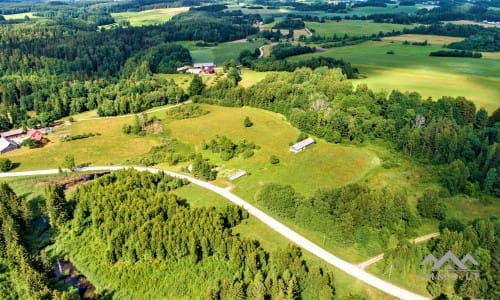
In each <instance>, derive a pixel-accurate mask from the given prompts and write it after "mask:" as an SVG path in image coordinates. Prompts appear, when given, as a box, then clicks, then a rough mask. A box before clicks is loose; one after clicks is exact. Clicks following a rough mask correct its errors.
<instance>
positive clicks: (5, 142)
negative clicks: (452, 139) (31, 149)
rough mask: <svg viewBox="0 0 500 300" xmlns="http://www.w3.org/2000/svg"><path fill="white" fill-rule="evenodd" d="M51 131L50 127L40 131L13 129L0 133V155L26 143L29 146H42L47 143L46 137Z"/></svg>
mask: <svg viewBox="0 0 500 300" xmlns="http://www.w3.org/2000/svg"><path fill="white" fill-rule="evenodd" d="M51 131H52V127H44V128H40V129H35V128H32V129H28V130H24V129H13V130H9V131H5V132H1V133H0V154H3V153H7V152H9V151H12V150H16V149H17V148H19V147H20V146H21V145H23V144H24V143H26V142H30V144H36V145H39V146H41V145H43V144H45V143H46V142H47V139H46V137H45V136H46V135H47V133H49V132H51Z"/></svg>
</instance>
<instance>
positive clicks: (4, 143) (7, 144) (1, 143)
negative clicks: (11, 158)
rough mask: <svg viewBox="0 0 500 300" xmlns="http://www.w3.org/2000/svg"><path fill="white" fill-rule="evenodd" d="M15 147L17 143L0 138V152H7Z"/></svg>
mask: <svg viewBox="0 0 500 300" xmlns="http://www.w3.org/2000/svg"><path fill="white" fill-rule="evenodd" d="M16 149H17V144H16V143H14V142H13V141H11V140H9V139H6V138H4V137H1V138H0V153H7V152H9V151H12V150H16Z"/></svg>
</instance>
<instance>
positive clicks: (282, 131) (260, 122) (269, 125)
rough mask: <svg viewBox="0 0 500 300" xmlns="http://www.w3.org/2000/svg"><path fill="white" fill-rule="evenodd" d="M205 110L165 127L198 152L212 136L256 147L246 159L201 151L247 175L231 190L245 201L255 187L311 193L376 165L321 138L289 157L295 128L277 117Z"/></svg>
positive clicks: (370, 155) (266, 113)
mask: <svg viewBox="0 0 500 300" xmlns="http://www.w3.org/2000/svg"><path fill="white" fill-rule="evenodd" d="M206 108H207V109H208V110H209V111H210V113H209V114H207V115H204V116H201V117H198V118H195V119H186V120H178V121H172V122H170V123H169V124H168V128H169V130H170V132H171V134H172V135H173V136H175V137H177V138H179V139H180V140H182V141H184V142H187V143H189V144H193V145H195V147H196V148H197V150H199V151H200V150H201V147H200V146H201V143H202V141H203V140H205V141H209V140H210V139H213V138H214V137H215V135H217V134H218V135H225V136H227V137H229V138H231V139H232V140H233V141H238V140H241V139H246V140H248V141H251V142H254V143H255V144H256V145H258V146H260V147H261V149H259V150H257V151H256V153H255V155H254V156H253V157H251V158H249V159H242V158H233V159H231V160H229V161H227V162H222V161H220V159H218V161H217V158H216V156H215V155H213V154H212V153H210V152H208V151H204V152H203V153H204V155H206V156H207V157H211V158H213V160H214V161H217V162H219V163H220V164H221V165H222V168H223V169H225V170H239V169H242V170H246V171H247V172H249V173H250V175H248V176H246V177H243V178H241V179H239V180H237V181H236V182H235V185H236V189H235V192H236V193H238V194H239V195H242V196H244V198H246V199H252V198H253V197H254V195H255V192H256V191H257V190H259V188H260V186H262V185H263V184H265V183H270V182H280V183H284V184H291V185H292V186H294V188H295V189H296V190H298V191H299V192H301V193H303V194H305V195H310V194H311V193H312V192H314V191H315V190H316V189H318V188H321V187H334V186H341V185H344V184H346V183H348V182H351V181H356V180H358V179H359V178H361V177H363V176H364V175H365V174H366V172H368V171H369V170H370V169H371V168H373V167H376V166H377V165H378V158H377V156H376V155H374V154H373V153H372V152H370V151H368V150H365V149H361V148H355V147H349V146H340V145H334V144H328V143H326V142H324V141H321V140H318V141H317V143H316V144H315V145H313V146H311V147H310V148H308V149H307V150H306V151H303V152H300V153H297V154H293V153H291V152H290V151H289V150H288V148H289V144H290V142H292V141H295V139H296V138H297V136H298V135H299V130H298V129H296V128H294V127H292V126H291V125H289V123H288V122H286V121H285V120H284V117H282V116H280V115H278V114H276V113H272V112H269V111H264V110H261V109H255V108H250V107H244V108H227V107H218V106H206ZM246 116H249V117H250V119H251V120H252V122H253V123H254V125H253V126H252V127H250V128H246V127H244V126H243V119H244V118H245V117H246ZM273 154H274V155H277V156H278V157H279V158H280V160H281V162H280V163H279V164H278V165H271V164H270V163H269V157H270V156H271V155H273ZM353 166H356V167H353Z"/></svg>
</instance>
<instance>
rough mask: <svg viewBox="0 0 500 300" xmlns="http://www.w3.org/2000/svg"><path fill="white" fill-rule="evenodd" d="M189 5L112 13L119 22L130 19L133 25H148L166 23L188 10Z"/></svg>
mask: <svg viewBox="0 0 500 300" xmlns="http://www.w3.org/2000/svg"><path fill="white" fill-rule="evenodd" d="M188 9H189V7H175V8H159V9H151V10H143V11H138V12H122V13H112V14H111V16H112V17H113V18H114V19H115V21H116V22H117V23H119V22H120V21H129V22H130V25H132V26H147V25H156V24H161V23H165V22H166V21H168V20H170V19H171V18H172V17H173V16H175V15H177V14H180V13H182V12H186V11H188Z"/></svg>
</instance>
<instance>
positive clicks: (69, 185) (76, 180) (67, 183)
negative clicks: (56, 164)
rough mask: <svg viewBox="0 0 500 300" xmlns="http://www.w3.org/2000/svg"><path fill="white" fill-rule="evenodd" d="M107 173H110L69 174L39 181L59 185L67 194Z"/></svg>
mask: <svg viewBox="0 0 500 300" xmlns="http://www.w3.org/2000/svg"><path fill="white" fill-rule="evenodd" d="M109 173H110V172H109V171H103V172H97V173H92V174H72V175H71V174H70V175H68V176H65V177H55V178H48V179H43V180H40V183H46V184H58V185H61V186H62V187H63V189H64V190H65V191H66V192H68V191H71V190H73V189H75V188H77V187H78V186H80V185H82V184H84V183H87V182H89V181H91V180H94V179H95V178H99V177H101V176H103V175H106V174H109Z"/></svg>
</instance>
